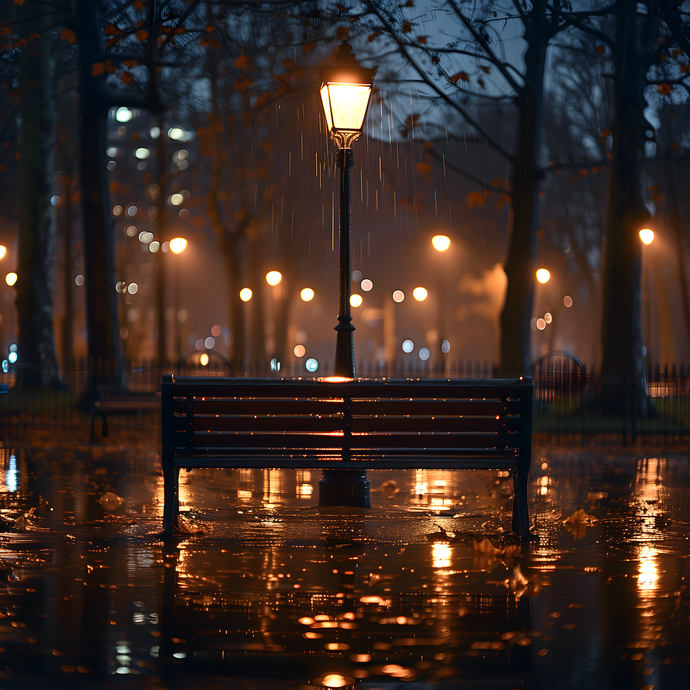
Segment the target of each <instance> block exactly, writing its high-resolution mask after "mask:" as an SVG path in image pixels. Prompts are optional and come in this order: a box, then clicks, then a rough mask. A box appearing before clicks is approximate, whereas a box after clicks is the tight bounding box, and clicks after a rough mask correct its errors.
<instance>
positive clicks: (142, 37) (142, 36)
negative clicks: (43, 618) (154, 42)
mask: <svg viewBox="0 0 690 690" xmlns="http://www.w3.org/2000/svg"><path fill="white" fill-rule="evenodd" d="M136 36H137V38H138V39H139V40H140V41H145V40H146V39H147V38H148V37H149V32H148V31H146V29H142V30H141V31H137V33H136Z"/></svg>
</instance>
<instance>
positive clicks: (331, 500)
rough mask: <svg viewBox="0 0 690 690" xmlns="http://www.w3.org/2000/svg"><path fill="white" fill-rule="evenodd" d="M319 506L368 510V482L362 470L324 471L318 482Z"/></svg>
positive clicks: (369, 504) (369, 505)
mask: <svg viewBox="0 0 690 690" xmlns="http://www.w3.org/2000/svg"><path fill="white" fill-rule="evenodd" d="M319 505H320V506H349V507H351V508H370V507H371V503H370V501H369V480H368V479H367V474H366V472H364V471H363V470H324V471H323V477H322V478H321V480H320V481H319Z"/></svg>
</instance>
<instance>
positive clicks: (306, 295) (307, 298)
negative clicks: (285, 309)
mask: <svg viewBox="0 0 690 690" xmlns="http://www.w3.org/2000/svg"><path fill="white" fill-rule="evenodd" d="M299 296H300V297H301V298H302V301H303V302H311V301H312V300H313V299H314V291H313V290H312V289H311V288H304V289H303V290H302V292H300V293H299Z"/></svg>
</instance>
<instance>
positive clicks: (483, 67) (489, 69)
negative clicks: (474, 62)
mask: <svg viewBox="0 0 690 690" xmlns="http://www.w3.org/2000/svg"><path fill="white" fill-rule="evenodd" d="M479 67H480V68H481V69H482V71H483V72H486V74H491V67H489V66H488V65H479Z"/></svg>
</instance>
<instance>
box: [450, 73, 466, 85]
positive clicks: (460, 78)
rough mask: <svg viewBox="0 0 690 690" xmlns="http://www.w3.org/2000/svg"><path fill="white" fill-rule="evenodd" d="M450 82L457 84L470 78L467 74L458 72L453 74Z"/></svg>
mask: <svg viewBox="0 0 690 690" xmlns="http://www.w3.org/2000/svg"><path fill="white" fill-rule="evenodd" d="M450 80H451V82H453V84H457V83H458V82H459V81H469V80H470V77H469V75H468V74H467V72H458V73H457V74H454V75H453V76H452V77H451V78H450Z"/></svg>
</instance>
